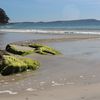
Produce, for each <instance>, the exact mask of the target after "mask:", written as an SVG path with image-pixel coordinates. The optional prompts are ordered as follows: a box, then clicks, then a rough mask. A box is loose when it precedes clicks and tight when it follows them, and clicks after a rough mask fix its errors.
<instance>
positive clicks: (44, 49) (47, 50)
mask: <svg viewBox="0 0 100 100" xmlns="http://www.w3.org/2000/svg"><path fill="white" fill-rule="evenodd" d="M29 46H30V47H33V48H35V52H36V53H39V54H42V55H47V54H52V55H58V54H61V53H60V52H59V51H57V50H55V49H54V48H51V47H49V46H46V45H42V44H39V43H33V44H30V45H29Z"/></svg>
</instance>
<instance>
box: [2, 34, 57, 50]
mask: <svg viewBox="0 0 100 100" xmlns="http://www.w3.org/2000/svg"><path fill="white" fill-rule="evenodd" d="M53 37H55V36H54V35H46V34H45V35H43V34H42V35H41V34H33V33H0V48H1V49H4V47H5V46H6V44H8V43H12V42H17V41H23V40H32V39H33V40H34V39H46V38H53ZM56 37H57V36H56Z"/></svg>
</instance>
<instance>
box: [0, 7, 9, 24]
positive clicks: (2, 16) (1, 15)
mask: <svg viewBox="0 0 100 100" xmlns="http://www.w3.org/2000/svg"><path fill="white" fill-rule="evenodd" d="M8 21H9V17H8V16H7V15H6V13H5V11H4V10H3V9H2V8H0V23H3V24H6V23H8Z"/></svg>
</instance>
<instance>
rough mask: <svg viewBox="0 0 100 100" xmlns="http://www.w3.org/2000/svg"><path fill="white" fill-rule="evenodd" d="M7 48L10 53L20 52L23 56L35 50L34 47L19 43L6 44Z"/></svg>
mask: <svg viewBox="0 0 100 100" xmlns="http://www.w3.org/2000/svg"><path fill="white" fill-rule="evenodd" d="M6 50H7V51H8V52H10V53H13V54H18V55H22V56H25V55H27V54H31V53H33V52H34V49H31V48H29V47H25V46H19V45H11V44H8V45H7V46H6Z"/></svg>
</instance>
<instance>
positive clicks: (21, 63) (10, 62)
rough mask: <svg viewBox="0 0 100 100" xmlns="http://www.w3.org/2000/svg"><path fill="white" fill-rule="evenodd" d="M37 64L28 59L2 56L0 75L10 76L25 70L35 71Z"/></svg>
mask: <svg viewBox="0 0 100 100" xmlns="http://www.w3.org/2000/svg"><path fill="white" fill-rule="evenodd" d="M38 67H39V62H38V61H35V60H32V59H29V58H16V57H15V56H11V55H3V59H2V63H1V66H0V72H1V74H2V75H10V74H14V73H19V72H23V71H27V70H35V69H37V68H38Z"/></svg>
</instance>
